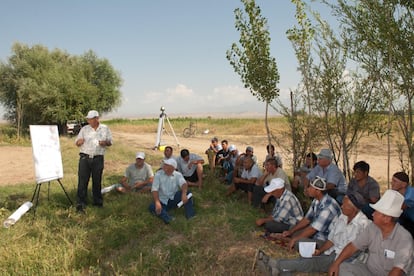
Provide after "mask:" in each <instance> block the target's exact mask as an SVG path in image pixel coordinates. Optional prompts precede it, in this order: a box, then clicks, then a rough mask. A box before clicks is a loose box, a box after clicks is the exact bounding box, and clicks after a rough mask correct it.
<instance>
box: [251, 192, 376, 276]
mask: <svg viewBox="0 0 414 276" xmlns="http://www.w3.org/2000/svg"><path fill="white" fill-rule="evenodd" d="M363 204H364V199H363V198H362V196H361V195H360V194H357V193H353V194H352V193H351V194H348V195H347V196H345V197H344V200H343V203H342V207H341V208H342V214H341V215H339V217H336V218H335V219H334V220H333V221H332V223H331V224H330V226H329V235H328V240H327V241H326V242H325V243H324V244H323V245H322V246H321V248H319V249H316V250H315V252H314V253H313V257H312V258H297V259H271V258H269V257H268V256H267V255H266V254H265V253H264V252H263V251H259V252H258V254H257V260H256V264H257V266H258V267H259V268H260V269H262V270H263V272H268V273H269V274H271V275H278V273H281V274H283V275H285V274H289V275H290V274H292V273H296V272H307V273H312V272H328V270H329V266H330V265H331V264H332V263H333V262H334V260H335V258H336V257H337V256H338V255H339V254H340V253H341V251H342V249H343V248H344V247H345V246H346V245H347V244H348V243H349V242H351V241H352V240H354V239H355V238H356V237H357V236H358V235H359V234H360V233H361V232H362V231H363V230H364V229H365V228H366V227H367V226H368V225H369V224H370V223H371V221H370V220H369V219H368V218H367V217H366V216H365V215H364V213H362V211H361V207H362V206H363ZM355 257H356V256H353V258H350V259H348V260H347V261H348V262H349V261H352V260H354V258H355Z"/></svg>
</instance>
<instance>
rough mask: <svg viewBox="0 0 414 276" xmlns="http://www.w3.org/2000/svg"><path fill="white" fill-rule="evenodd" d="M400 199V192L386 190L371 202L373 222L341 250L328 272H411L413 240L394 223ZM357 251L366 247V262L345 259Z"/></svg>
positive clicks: (379, 274) (382, 273) (399, 273)
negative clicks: (352, 261)
mask: <svg viewBox="0 0 414 276" xmlns="http://www.w3.org/2000/svg"><path fill="white" fill-rule="evenodd" d="M403 202H404V197H403V196H402V195H401V194H400V193H399V192H397V191H394V190H387V191H385V193H384V195H383V196H382V198H381V199H380V200H379V201H378V202H377V203H375V204H370V206H371V207H372V208H373V209H374V210H375V211H374V214H373V221H374V223H371V224H370V225H369V226H368V227H367V228H365V230H364V231H362V233H361V234H359V235H358V236H357V237H356V238H355V239H354V240H353V241H352V242H350V243H349V244H348V245H347V246H346V247H345V248H344V249H343V250H342V252H341V254H340V255H339V256H338V258H337V259H336V260H335V262H334V263H333V264H332V265H331V267H330V268H329V275H335V276H337V275H376V276H382V275H412V274H410V269H411V265H412V261H413V239H412V237H411V234H410V233H409V232H408V231H407V230H405V229H404V227H402V226H401V225H400V224H398V223H397V220H398V217H399V216H400V215H401V213H402V210H401V207H402V204H403ZM358 250H362V251H364V250H368V259H367V260H366V262H355V263H346V262H344V260H346V259H347V258H349V257H350V256H352V255H353V254H354V253H355V252H356V251H358Z"/></svg>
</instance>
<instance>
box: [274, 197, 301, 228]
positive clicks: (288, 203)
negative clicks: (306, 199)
mask: <svg viewBox="0 0 414 276" xmlns="http://www.w3.org/2000/svg"><path fill="white" fill-rule="evenodd" d="M272 216H273V220H274V221H276V222H281V223H284V224H288V225H290V226H293V225H296V224H297V223H298V222H299V221H300V220H301V219H302V218H303V210H302V206H301V205H300V202H299V200H298V199H297V198H296V196H295V195H294V194H293V193H292V192H291V191H289V190H286V189H285V191H284V192H283V194H282V196H281V197H280V198H279V199H277V200H276V204H275V207H274V208H273V212H272Z"/></svg>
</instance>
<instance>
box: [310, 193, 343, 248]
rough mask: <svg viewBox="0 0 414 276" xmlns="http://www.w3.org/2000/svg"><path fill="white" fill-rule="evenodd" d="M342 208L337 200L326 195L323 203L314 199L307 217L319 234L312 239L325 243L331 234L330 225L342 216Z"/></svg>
mask: <svg viewBox="0 0 414 276" xmlns="http://www.w3.org/2000/svg"><path fill="white" fill-rule="evenodd" d="M341 213H342V212H341V207H340V206H339V204H338V203H337V202H336V200H335V199H333V198H332V197H330V196H329V195H328V194H325V195H324V196H323V198H322V199H321V201H319V200H317V199H314V200H313V201H312V204H311V206H310V207H309V210H308V212H307V213H306V215H305V217H306V218H307V219H308V220H309V221H310V222H311V223H310V226H311V227H312V228H314V229H315V230H316V231H317V232H316V233H315V234H314V235H313V237H312V238H314V239H318V240H322V241H325V240H326V239H327V238H328V234H329V225H330V224H331V222H332V221H333V219H334V218H335V217H337V216H339V215H340V214H341Z"/></svg>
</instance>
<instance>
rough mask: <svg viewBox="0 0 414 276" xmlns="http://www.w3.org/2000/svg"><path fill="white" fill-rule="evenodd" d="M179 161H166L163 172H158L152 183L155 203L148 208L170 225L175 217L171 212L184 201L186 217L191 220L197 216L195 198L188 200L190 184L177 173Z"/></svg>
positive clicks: (171, 159)
mask: <svg viewBox="0 0 414 276" xmlns="http://www.w3.org/2000/svg"><path fill="white" fill-rule="evenodd" d="M176 168H177V161H175V160H174V159H173V158H170V159H166V160H164V163H163V167H162V170H159V171H157V173H156V174H155V176H154V182H153V183H152V188H151V193H152V197H153V199H154V202H153V203H151V204H150V206H149V207H148V209H149V211H150V212H151V213H152V214H154V215H156V216H158V217H159V218H161V219H162V220H163V221H164V223H166V224H169V223H170V222H171V221H172V220H173V217H172V216H170V214H169V213H168V211H169V210H171V209H174V208H177V207H178V206H177V204H178V203H179V202H180V201H182V202H183V205H184V210H185V216H186V218H187V219H190V218H192V217H194V216H195V211H194V207H193V198H192V197H191V198H190V199H188V194H189V193H190V191H188V190H187V189H188V184H187V181H186V180H185V179H184V177H183V175H182V174H181V173H180V172H178V171H176V170H175V169H176Z"/></svg>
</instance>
